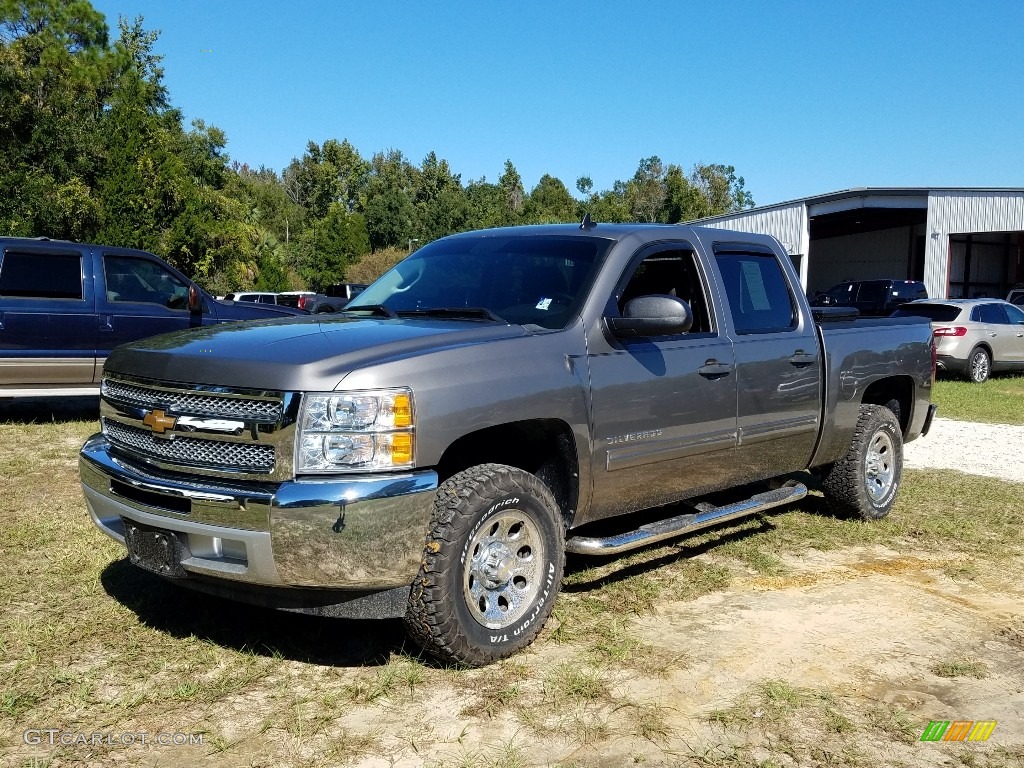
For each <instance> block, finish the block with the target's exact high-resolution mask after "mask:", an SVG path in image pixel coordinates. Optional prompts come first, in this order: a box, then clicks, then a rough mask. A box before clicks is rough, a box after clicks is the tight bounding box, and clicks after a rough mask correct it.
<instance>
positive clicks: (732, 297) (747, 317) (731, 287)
mask: <svg viewBox="0 0 1024 768" xmlns="http://www.w3.org/2000/svg"><path fill="white" fill-rule="evenodd" d="M715 258H716V260H717V262H718V269H719V271H720V272H721V273H722V280H723V281H724V283H725V293H726V295H727V296H728V297H729V307H730V309H731V310H732V321H733V327H734V328H735V329H736V333H772V332H778V331H788V330H791V329H793V328H795V327H796V319H797V316H796V308H795V307H794V305H793V297H792V295H791V294H790V291H789V286H788V285H787V283H786V277H785V275H783V274H782V267H781V266H780V265H779V261H778V259H776V258H775V255H774V254H771V253H756V252H749V253H748V252H732V251H724V252H720V253H716V254H715Z"/></svg>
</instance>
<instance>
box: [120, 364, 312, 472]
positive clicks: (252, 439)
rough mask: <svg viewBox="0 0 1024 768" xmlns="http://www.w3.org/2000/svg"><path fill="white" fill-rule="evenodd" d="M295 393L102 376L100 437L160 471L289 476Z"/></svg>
mask: <svg viewBox="0 0 1024 768" xmlns="http://www.w3.org/2000/svg"><path fill="white" fill-rule="evenodd" d="M300 403H301V395H300V394H299V393H296V392H282V391H277V390H265V389H243V388H225V387H211V386H206V385H190V384H178V383H172V382H163V381H155V380H150V379H144V378H141V377H137V376H125V375H120V374H114V375H110V374H108V375H106V376H104V378H103V383H102V387H101V399H100V417H101V421H102V425H103V433H104V434H105V435H106V437H107V439H108V440H109V441H110V443H111V445H112V447H114V448H116V449H117V450H118V452H119V453H121V454H122V456H123V457H124V458H125V459H131V458H134V459H137V460H138V462H136V463H140V464H148V465H150V466H152V467H153V468H154V469H156V470H159V471H163V472H173V473H186V474H189V475H191V476H193V477H195V476H206V477H210V478H213V477H218V478H223V479H231V480H257V481H261V482H263V481H268V482H269V481H282V480H287V479H290V478H291V477H292V476H293V475H294V470H293V465H294V462H293V458H292V456H293V453H294V437H295V419H296V418H297V415H298V412H299V405H300Z"/></svg>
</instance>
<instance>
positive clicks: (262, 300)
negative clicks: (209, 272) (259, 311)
mask: <svg viewBox="0 0 1024 768" xmlns="http://www.w3.org/2000/svg"><path fill="white" fill-rule="evenodd" d="M224 300H225V301H252V302H255V303H256V304H277V294H276V293H261V292H259V291H239V292H237V293H229V294H226V295H225V296H224Z"/></svg>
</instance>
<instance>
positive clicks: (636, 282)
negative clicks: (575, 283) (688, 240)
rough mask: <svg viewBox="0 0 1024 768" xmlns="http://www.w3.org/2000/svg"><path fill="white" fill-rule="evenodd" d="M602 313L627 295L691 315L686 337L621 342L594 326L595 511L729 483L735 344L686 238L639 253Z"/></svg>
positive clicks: (648, 503) (601, 513) (602, 513)
mask: <svg viewBox="0 0 1024 768" xmlns="http://www.w3.org/2000/svg"><path fill="white" fill-rule="evenodd" d="M627 275H628V277H627V278H626V279H624V280H623V281H622V282H621V283H620V287H619V288H618V289H617V290H616V295H615V296H613V297H611V300H610V301H609V305H608V309H607V310H606V314H614V313H621V311H622V308H623V306H624V305H625V303H626V302H627V301H628V300H630V299H631V298H635V297H637V296H646V295H654V294H661V295H674V296H677V297H679V298H682V299H684V300H685V301H687V302H688V303H689V304H690V306H691V308H692V309H693V311H694V324H693V326H692V328H691V331H690V332H689V333H683V334H678V335H674V336H660V337H650V338H637V339H632V340H623V339H616V338H613V337H612V336H611V335H610V333H609V332H608V331H607V329H604V328H597V329H590V333H589V340H588V344H589V356H588V359H589V364H590V375H591V384H592V407H593V424H594V430H593V435H594V450H593V454H592V455H593V460H594V467H593V477H594V504H593V517H594V518H595V519H596V518H601V517H607V516H609V515H613V514H617V513H619V512H627V511H633V510H637V509H644V508H648V507H652V506H656V505H659V504H664V503H667V502H671V501H676V500H678V499H682V498H686V497H689V496H695V495H699V494H700V493H702V492H704V491H706V490H708V489H710V488H715V487H721V486H722V485H728V484H730V483H729V477H730V475H731V473H732V454H733V452H734V450H735V446H736V374H735V361H734V359H733V350H732V342H731V341H730V340H729V338H728V337H727V336H726V335H725V334H724V333H723V332H722V329H721V328H720V327H718V325H717V323H716V322H715V318H714V316H713V313H712V312H710V311H709V306H710V305H709V302H708V300H707V298H708V296H709V295H710V294H709V292H708V290H707V284H706V281H705V278H704V276H703V275H702V274H701V272H700V270H699V268H698V264H697V261H696V259H695V258H694V255H693V251H692V249H691V248H690V247H689V245H687V244H683V243H677V244H663V245H661V246H658V247H657V248H655V249H652V250H650V251H649V252H644V253H641V254H639V255H638V257H637V259H635V261H634V265H633V267H632V271H631V272H630V270H627Z"/></svg>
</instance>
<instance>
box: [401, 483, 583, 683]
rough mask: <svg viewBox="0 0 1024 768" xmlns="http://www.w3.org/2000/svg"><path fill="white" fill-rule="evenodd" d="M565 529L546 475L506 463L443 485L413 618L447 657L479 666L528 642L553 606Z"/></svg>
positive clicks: (415, 635) (421, 634)
mask: <svg viewBox="0 0 1024 768" xmlns="http://www.w3.org/2000/svg"><path fill="white" fill-rule="evenodd" d="M564 565H565V532H564V530H563V528H562V522H561V515H560V514H559V510H558V505H557V504H556V503H555V499H554V497H553V496H552V494H551V491H550V490H548V487H547V486H546V485H544V483H542V482H541V481H540V480H538V479H537V478H536V477H534V476H533V475H531V474H530V473H528V472H524V471H523V470H520V469H516V468H515V467H509V466H505V465H503V464H481V465H479V466H476V467H473V468H471V469H467V470H465V471H464V472H460V473H459V474H457V475H455V476H454V477H452V478H450V479H449V480H447V481H446V482H445V483H443V484H442V485H441V487H440V488H438V490H437V496H436V498H435V501H434V510H433V513H432V516H431V521H430V532H429V533H428V534H427V540H426V545H425V546H424V549H423V562H422V564H421V566H420V572H419V574H417V576H416V580H415V581H414V582H413V585H412V591H411V592H410V594H409V606H408V609H407V611H406V614H405V626H406V629H407V631H408V632H409V635H410V636H411V637H412V639H413V640H415V641H416V642H417V643H418V644H419V645H420V646H421V647H422V648H423V650H425V651H426V652H427V653H429V654H430V655H432V656H434V657H435V658H437V659H439V660H441V661H442V662H444V663H446V664H455V665H460V666H470V667H479V666H483V665H485V664H489V663H491V662H493V661H497V660H498V659H503V658H505V657H506V656H511V655H512V654H513V653H516V652H517V651H519V650H521V649H522V648H525V647H526V646H527V645H529V644H530V643H531V642H533V640H534V639H535V638H536V637H537V634H538V633H539V632H540V630H541V628H542V627H543V626H544V623H545V622H546V621H547V619H548V616H549V615H550V614H551V609H552V608H553V607H554V604H555V598H556V596H557V594H558V588H559V585H560V584H561V581H562V570H563V568H564Z"/></svg>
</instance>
